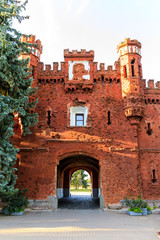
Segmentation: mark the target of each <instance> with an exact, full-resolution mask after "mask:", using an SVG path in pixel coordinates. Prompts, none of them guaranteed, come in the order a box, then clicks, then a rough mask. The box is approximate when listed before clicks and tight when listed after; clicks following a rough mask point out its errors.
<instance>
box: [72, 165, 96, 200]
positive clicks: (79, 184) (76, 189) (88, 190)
mask: <svg viewBox="0 0 160 240" xmlns="http://www.w3.org/2000/svg"><path fill="white" fill-rule="evenodd" d="M70 196H71V197H75V196H81V197H86V196H87V197H91V196H92V181H91V175H90V174H89V172H87V171H86V170H84V169H78V170H75V171H73V173H72V172H71V178H70Z"/></svg>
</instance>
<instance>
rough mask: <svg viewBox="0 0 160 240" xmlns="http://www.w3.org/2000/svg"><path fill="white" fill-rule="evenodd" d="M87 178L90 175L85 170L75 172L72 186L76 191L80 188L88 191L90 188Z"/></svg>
mask: <svg viewBox="0 0 160 240" xmlns="http://www.w3.org/2000/svg"><path fill="white" fill-rule="evenodd" d="M87 176H88V175H87V174H86V172H85V171H84V170H77V171H75V172H74V173H73V174H72V177H71V185H72V186H74V187H75V188H76V189H77V188H79V187H80V186H81V187H82V188H85V189H86V188H87V187H88V182H87V179H86V177H87Z"/></svg>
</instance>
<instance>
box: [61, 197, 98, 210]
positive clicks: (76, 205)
mask: <svg viewBox="0 0 160 240" xmlns="http://www.w3.org/2000/svg"><path fill="white" fill-rule="evenodd" d="M58 207H59V208H63V209H64V208H67V209H97V208H99V198H92V197H90V196H86V195H84V196H83V195H81V196H80V195H78V196H76V195H72V197H68V198H61V199H59V201H58Z"/></svg>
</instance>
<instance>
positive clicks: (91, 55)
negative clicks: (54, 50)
mask: <svg viewBox="0 0 160 240" xmlns="http://www.w3.org/2000/svg"><path fill="white" fill-rule="evenodd" d="M84 57H85V58H91V59H94V51H93V50H90V51H86V49H81V50H80V51H78V50H72V51H71V52H70V51H69V49H64V58H84Z"/></svg>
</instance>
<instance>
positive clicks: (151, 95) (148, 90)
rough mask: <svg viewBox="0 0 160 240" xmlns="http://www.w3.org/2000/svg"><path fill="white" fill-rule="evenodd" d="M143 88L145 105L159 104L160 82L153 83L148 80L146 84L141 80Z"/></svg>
mask: <svg viewBox="0 0 160 240" xmlns="http://www.w3.org/2000/svg"><path fill="white" fill-rule="evenodd" d="M143 88H144V101H145V104H160V81H158V82H156V83H155V82H154V80H153V79H149V80H148V81H147V83H146V79H143Z"/></svg>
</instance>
